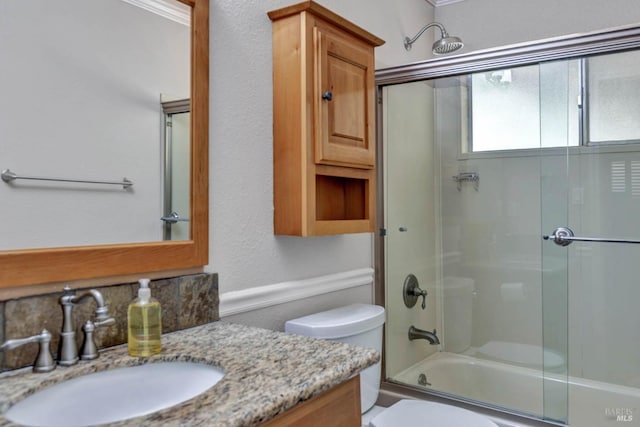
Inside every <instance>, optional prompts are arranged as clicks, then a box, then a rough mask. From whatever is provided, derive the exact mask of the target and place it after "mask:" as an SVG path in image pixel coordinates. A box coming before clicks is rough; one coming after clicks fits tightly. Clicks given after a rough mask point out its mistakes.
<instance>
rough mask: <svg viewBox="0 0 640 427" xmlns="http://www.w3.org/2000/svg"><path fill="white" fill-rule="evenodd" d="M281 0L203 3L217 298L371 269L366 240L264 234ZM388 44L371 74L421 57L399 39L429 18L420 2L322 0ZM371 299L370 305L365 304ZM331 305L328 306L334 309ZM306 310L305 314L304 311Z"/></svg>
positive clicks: (268, 224)
mask: <svg viewBox="0 0 640 427" xmlns="http://www.w3.org/2000/svg"><path fill="white" fill-rule="evenodd" d="M293 3H295V2H294V1H285V0H277V1H275V0H269V1H263V0H260V1H258V0H251V1H242V2H238V1H235V0H222V1H216V2H211V120H210V127H211V163H210V174H211V185H210V192H211V206H210V218H211V229H210V243H209V247H210V263H209V266H208V267H207V270H208V271H215V272H217V273H219V275H220V291H221V293H225V292H230V291H235V290H240V289H247V288H252V287H256V286H263V285H268V284H273V283H279V282H283V281H288V280H295V279H301V278H306V277H313V276H318V275H324V274H329V273H334V272H340V271H347V270H351V269H356V268H362V267H370V266H372V265H373V260H372V258H373V241H372V235H371V234H356V235H340V236H326V237H315V238H298V237H287V236H274V235H273V195H272V193H273V180H272V176H273V169H272V159H273V156H272V141H273V139H272V117H273V116H272V80H271V70H272V58H271V54H272V49H271V21H270V20H269V18H268V17H267V11H269V10H273V9H277V8H280V7H284V6H287V5H289V4H293ZM320 3H322V4H323V6H325V7H327V8H329V9H331V10H333V11H334V12H336V13H339V14H341V15H343V16H344V17H345V18H347V19H350V20H352V21H353V22H355V23H356V24H358V25H360V26H362V27H363V28H365V29H366V30H368V31H369V32H371V33H373V34H375V35H377V36H378V37H380V38H382V39H384V40H386V41H387V44H385V45H384V46H382V47H380V48H378V49H376V63H377V64H378V66H382V65H384V66H388V65H398V64H401V63H406V62H411V61H416V60H419V59H423V58H424V56H422V55H421V52H420V51H419V50H414V51H413V52H410V53H409V52H406V51H405V50H404V47H403V45H402V39H403V37H404V34H405V31H407V32H412V31H417V30H416V27H417V28H418V29H419V28H420V26H422V25H423V22H425V21H427V20H429V19H431V16H430V14H432V12H433V8H432V7H431V6H429V5H428V4H427V3H426V2H424V1H423V0H411V1H404V2H401V3H395V2H394V3H391V2H386V1H383V0H375V1H368V0H352V1H338V0H332V1H321V2H320ZM368 301H370V299H368ZM340 303H341V301H340V300H339V298H336V300H335V304H336V305H337V304H340ZM309 310H313V307H312V306H309Z"/></svg>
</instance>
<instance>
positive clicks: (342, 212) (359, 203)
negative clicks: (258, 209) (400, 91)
mask: <svg viewBox="0 0 640 427" xmlns="http://www.w3.org/2000/svg"><path fill="white" fill-rule="evenodd" d="M268 15H269V18H271V20H272V21H273V109H274V112H273V114H274V116H273V137H274V142H273V144H274V145H273V147H274V148H273V153H274V207H275V212H274V215H275V216H274V231H275V234H287V235H296V236H318V235H325V234H342V233H361V232H372V231H373V230H374V227H375V194H376V183H375V160H376V152H375V148H376V142H375V131H376V130H375V86H374V71H375V70H374V48H375V47H376V46H380V45H381V44H383V43H384V41H382V40H381V39H379V38H377V37H375V36H374V35H372V34H370V33H368V32H367V31H365V30H363V29H361V28H360V27H358V26H356V25H354V24H352V23H351V22H349V21H347V20H345V19H343V18H341V17H340V16H338V15H336V14H335V13H333V12H331V11H329V10H327V9H325V8H324V7H322V6H320V5H318V4H316V3H314V2H312V1H306V2H303V3H298V4H295V5H293V6H289V7H285V8H283V9H278V10H274V11H271V12H269V14H268Z"/></svg>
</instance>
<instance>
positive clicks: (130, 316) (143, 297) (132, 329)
mask: <svg viewBox="0 0 640 427" xmlns="http://www.w3.org/2000/svg"><path fill="white" fill-rule="evenodd" d="M138 283H139V284H140V288H139V289H138V298H136V299H135V300H133V301H132V302H131V304H129V309H128V310H127V325H128V340H127V342H128V346H129V356H134V357H149V356H153V355H155V354H160V350H161V348H162V346H161V343H160V339H161V338H160V336H161V334H162V310H161V307H160V303H159V302H158V301H157V300H156V299H155V298H152V297H151V289H149V279H140V280H139V281H138Z"/></svg>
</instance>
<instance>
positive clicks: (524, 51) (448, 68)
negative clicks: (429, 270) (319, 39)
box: [374, 25, 640, 427]
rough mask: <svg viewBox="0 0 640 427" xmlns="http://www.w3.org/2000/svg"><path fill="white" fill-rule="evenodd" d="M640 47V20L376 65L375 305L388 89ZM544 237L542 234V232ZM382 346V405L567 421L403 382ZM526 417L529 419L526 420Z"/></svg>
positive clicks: (380, 281)
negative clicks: (448, 406)
mask: <svg viewBox="0 0 640 427" xmlns="http://www.w3.org/2000/svg"><path fill="white" fill-rule="evenodd" d="M636 49H640V25H630V26H624V27H617V28H613V29H607V30H602V31H595V32H590V33H585V34H582V35H577V36H566V37H557V38H550V39H543V40H539V41H533V42H527V43H520V44H514V45H508V46H504V47H498V48H492V49H486V50H480V51H477V52H472V53H467V54H461V55H455V56H450V57H446V58H437V59H429V60H425V61H420V62H414V63H411V64H407V65H401V66H395V67H389V68H383V69H380V70H376V73H375V79H376V96H377V99H378V103H377V112H376V115H377V125H376V126H377V150H376V151H377V153H378V154H377V159H376V171H377V172H376V173H377V177H376V179H377V180H378V183H380V184H379V185H378V186H377V188H378V197H377V206H376V210H377V211H376V218H377V227H376V229H377V233H376V236H375V239H374V250H375V264H376V276H375V289H374V302H375V304H378V305H381V306H384V307H386V301H385V283H384V281H385V235H386V230H385V217H384V202H385V195H384V187H383V185H381V183H382V182H384V170H383V160H384V159H383V154H382V153H384V151H383V136H384V128H383V124H382V117H383V115H382V112H383V88H384V87H385V86H391V85H396V84H402V83H410V82H417V81H421V80H430V79H436V78H440V77H453V76H460V75H465V74H470V73H476V72H484V71H490V70H494V69H500V68H511V67H518V66H524V65H535V64H540V63H545V62H550V61H556V60H563V59H572V58H584V57H588V56H592V55H598V54H606V53H615V52H622V51H628V50H636ZM541 238H542V237H541ZM383 345H386V343H385V342H384V341H383ZM385 354H386V351H383V358H382V372H383V373H385V374H384V375H383V376H382V383H381V393H380V398H379V400H380V401H381V403H383V404H391V403H393V402H395V401H396V400H397V399H400V398H404V397H413V398H423V399H424V398H428V399H429V400H434V401H440V402H443V403H446V402H451V401H455V402H456V405H457V406H461V407H466V408H467V409H471V410H473V411H475V412H479V413H484V414H486V415H489V416H495V417H497V418H500V419H504V420H505V421H508V420H512V421H516V422H517V421H520V422H523V421H524V422H526V423H527V424H528V425H531V426H541V427H543V426H552V425H564V424H561V423H555V422H552V421H547V420H541V419H539V418H529V417H526V416H524V415H522V414H521V413H516V412H511V411H509V410H508V409H505V408H497V407H495V406H492V405H488V404H486V405H484V404H481V403H478V402H471V401H469V400H467V399H464V398H462V397H457V396H449V395H446V394H445V393H441V392H437V391H430V390H425V389H421V388H418V387H412V386H409V385H401V384H398V383H394V382H389V381H387V380H386V360H385V357H384V355H385ZM525 420H526V421H525Z"/></svg>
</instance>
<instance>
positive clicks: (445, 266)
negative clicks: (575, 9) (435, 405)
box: [376, 27, 640, 427]
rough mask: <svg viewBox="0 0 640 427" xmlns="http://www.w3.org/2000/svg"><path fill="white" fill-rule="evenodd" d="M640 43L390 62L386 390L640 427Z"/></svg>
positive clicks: (598, 41) (535, 46) (386, 83)
mask: <svg viewBox="0 0 640 427" xmlns="http://www.w3.org/2000/svg"><path fill="white" fill-rule="evenodd" d="M636 49H640V27H639V28H624V29H617V30H612V31H607V32H604V33H598V34H589V35H584V36H578V37H571V38H564V39H554V40H550V41H542V42H536V43H529V44H524V45H517V46H512V47H506V48H500V49H492V50H487V51H482V52H479V53H472V54H466V55H460V56H456V57H450V58H447V59H440V60H430V61H424V62H421V63H414V64H410V65H407V66H402V67H396V68H391V69H385V70H380V71H378V73H377V82H378V90H379V95H380V96H381V99H382V103H381V105H380V107H379V120H378V123H379V135H380V138H379V141H381V146H380V150H379V152H380V153H381V155H380V163H379V166H380V167H379V170H380V171H381V172H380V176H379V178H380V182H381V183H382V185H381V187H382V197H381V198H380V201H379V204H380V205H379V216H380V217H381V218H383V223H382V224H383V225H381V232H380V237H379V238H378V241H377V245H376V246H377V252H378V260H379V262H378V264H379V267H380V270H381V272H382V273H383V274H381V275H380V278H381V281H380V283H379V284H378V292H377V300H378V302H379V303H383V304H384V305H385V307H386V309H387V313H388V314H387V324H386V334H385V340H386V342H385V346H386V347H385V348H386V352H385V374H384V377H385V384H383V389H384V386H385V385H386V386H389V385H393V387H395V388H396V389H398V387H399V388H400V389H403V388H404V389H406V390H407V391H411V392H413V393H415V391H416V390H419V391H421V392H424V393H425V396H428V395H431V396H438V397H444V398H451V399H455V400H457V401H463V402H467V403H471V404H475V405H480V406H483V407H488V408H491V409H496V410H499V411H504V412H508V413H511V414H518V415H522V416H525V417H529V418H535V419H539V420H546V421H549V422H550V423H552V422H553V423H560V424H569V425H572V426H578V427H606V426H608V425H611V426H614V425H618V423H620V422H622V423H623V424H622V425H638V426H640V412H639V411H640V244H637V243H640V50H636ZM412 276H414V277H412ZM415 279H417V285H418V290H415V289H413V288H414V287H415V284H416V283H415V282H416V280H415ZM409 284H411V285H410V286H409ZM407 293H410V294H411V296H410V297H407ZM423 298H424V304H422V302H423ZM416 300H417V303H416ZM407 302H408V303H407ZM412 302H413V303H415V304H411V303H412ZM412 326H413V327H414V328H418V329H421V330H423V331H428V332H431V333H432V334H433V333H435V336H436V337H437V338H438V339H437V340H435V342H434V340H433V339H421V337H420V336H418V338H417V339H415V338H416V335H415V333H414V334H412V335H411V336H410V334H409V332H408V331H409V329H410V328H411V327H412ZM414 330H415V329H414ZM434 330H435V331H434ZM427 336H428V337H429V338H431V335H430V334H429V335H422V337H427ZM410 338H414V339H410Z"/></svg>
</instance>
